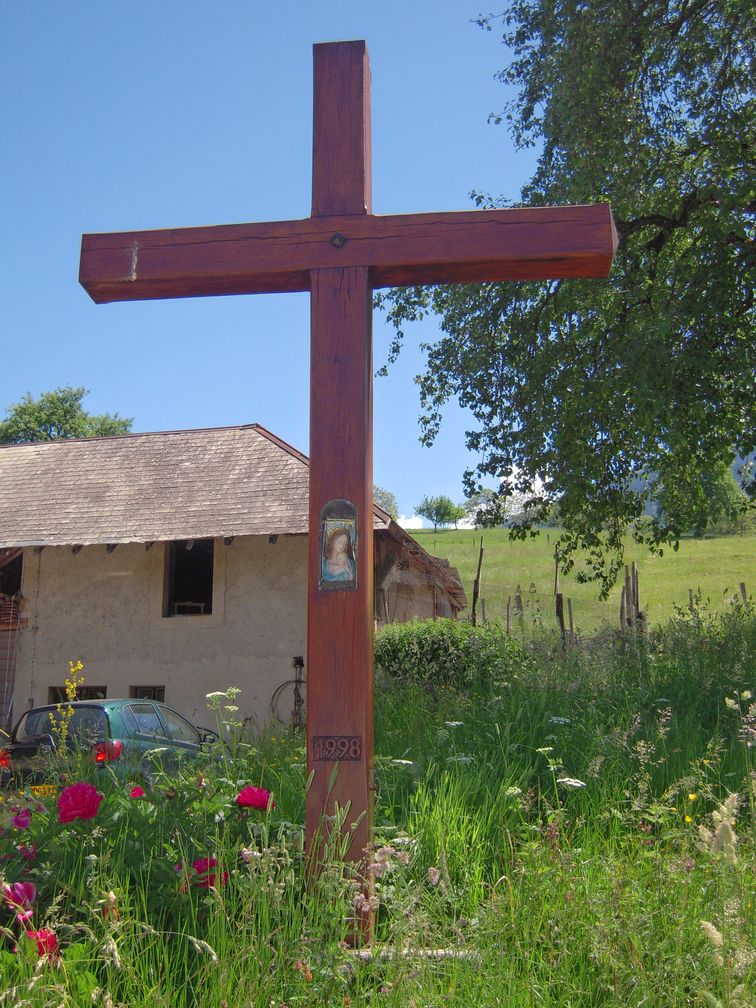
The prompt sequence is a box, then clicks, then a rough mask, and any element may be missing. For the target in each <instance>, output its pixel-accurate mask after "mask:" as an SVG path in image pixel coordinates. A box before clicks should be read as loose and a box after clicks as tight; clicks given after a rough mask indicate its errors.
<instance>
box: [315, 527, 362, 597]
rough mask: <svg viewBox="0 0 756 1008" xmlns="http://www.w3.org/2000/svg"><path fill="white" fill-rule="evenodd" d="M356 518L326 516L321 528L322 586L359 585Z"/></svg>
mask: <svg viewBox="0 0 756 1008" xmlns="http://www.w3.org/2000/svg"><path fill="white" fill-rule="evenodd" d="M356 524H357V523H356V520H355V518H347V517H344V516H342V517H338V518H326V519H325V520H324V521H323V524H322V529H321V563H320V587H321V588H325V589H332V590H333V589H336V590H338V589H339V588H342V589H344V588H345V589H350V588H356V587H357V564H356V562H355V552H356V551H355V545H356V538H357V535H356V533H357V529H356Z"/></svg>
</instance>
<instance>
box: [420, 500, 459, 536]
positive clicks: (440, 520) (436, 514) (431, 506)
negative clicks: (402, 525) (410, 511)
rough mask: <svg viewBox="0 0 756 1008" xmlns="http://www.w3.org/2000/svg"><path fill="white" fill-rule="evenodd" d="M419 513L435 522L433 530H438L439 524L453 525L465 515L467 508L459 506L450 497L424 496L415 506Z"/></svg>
mask: <svg viewBox="0 0 756 1008" xmlns="http://www.w3.org/2000/svg"><path fill="white" fill-rule="evenodd" d="M415 511H416V513H417V514H419V515H420V516H421V517H422V518H427V519H428V521H429V522H433V531H434V532H436V531H437V530H438V526H439V525H451V523H452V522H454V523H455V525H456V523H457V522H458V521H459V519H460V518H462V517H463V515H464V513H465V509H464V508H461V507H459V506H458V505H457V504H455V503H454V501H453V500H452V499H451V498H450V497H445V496H443V495H442V496H440V497H423V499H422V500H421V501H420V503H419V504H418V505H417V507H416V508H415Z"/></svg>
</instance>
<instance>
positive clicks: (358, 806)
mask: <svg viewBox="0 0 756 1008" xmlns="http://www.w3.org/2000/svg"><path fill="white" fill-rule="evenodd" d="M370 203H371V193H370V70H369V66H368V55H367V49H366V46H365V44H364V42H363V43H328V44H325V45H316V46H315V47H314V131H313V192H312V216H313V217H319V216H324V217H334V216H346V215H350V216H352V215H364V214H367V213H369V212H370ZM327 240H328V241H329V242H330V244H331V245H332V246H333V247H334V248H340V247H343V245H344V244H345V243H346V242H347V241H348V239H347V238H346V237H345V236H344V235H343V234H342V233H341V232H339V231H334V233H333V234H332V235H330V236H328V239H327ZM310 312H311V337H310V339H311V342H310V346H311V353H310V521H309V526H310V535H309V563H308V616H307V764H308V769H309V770H310V773H311V774H312V780H311V783H310V788H309V791H308V794H307V843H308V850H310V851H311V852H313V850H314V848H313V841H314V839H315V838H316V836H318V834H319V831H320V832H321V833H322V832H327V830H328V826H327V823H328V819H327V818H326V819H323V816H324V815H325V816H326V817H328V816H332V815H333V814H334V812H335V810H336V806H338V807H340V808H341V809H344V808H347V807H348V812H347V817H346V822H345V825H346V826H347V827H349V826H350V825H351V824H353V823H354V822H355V821H358V825H357V827H356V828H355V829H354V833H353V835H352V837H351V843H350V848H349V853H350V856H351V857H352V858H354V859H355V860H358V859H361V858H362V857H363V856H364V851H365V848H366V847H367V845H368V843H369V842H370V838H371V833H372V811H373V810H372V795H373V792H372V784H373V781H372V775H373V472H372V460H373V418H372V414H373V396H372V380H373V379H372V329H371V321H372V289H371V285H370V277H369V271H368V269H367V267H365V266H353V267H352V266H343V267H342V266H333V267H326V268H318V269H311V270H310ZM340 529H345V530H346V531H347V533H348V534H349V535H350V538H351V543H350V544H349V545H350V546H351V550H350V551H349V552H351V554H352V555H351V557H350V558H349V560H348V561H347V562H350V561H351V562H353V563H354V565H355V576H354V577H353V578H346V579H345V580H344V582H343V583H341V584H340V583H339V582H336V581H334V582H333V583H329V582H327V581H325V580H324V574H325V575H326V576H327V575H328V571H327V570H325V567H326V565H327V564H328V557H327V553H328V549H329V542H330V540H331V538H333V537H336V538H338V537H339V534H340ZM341 538H342V542H344V543H345V544H346V539H345V537H344V535H343V534H342V536H341ZM337 764H338V766H337ZM334 770H335V774H334Z"/></svg>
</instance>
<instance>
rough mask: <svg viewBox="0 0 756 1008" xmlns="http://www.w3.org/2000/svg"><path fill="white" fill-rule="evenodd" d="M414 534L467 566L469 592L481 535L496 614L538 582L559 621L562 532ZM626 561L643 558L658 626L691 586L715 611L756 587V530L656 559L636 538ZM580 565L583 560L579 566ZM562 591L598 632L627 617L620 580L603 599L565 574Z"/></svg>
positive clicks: (652, 620) (685, 543) (694, 542)
mask: <svg viewBox="0 0 756 1008" xmlns="http://www.w3.org/2000/svg"><path fill="white" fill-rule="evenodd" d="M412 535H413V536H415V537H416V538H417V540H418V542H420V543H421V545H422V546H424V547H425V549H427V550H428V551H429V552H430V553H432V554H433V555H434V556H439V557H445V558H447V559H448V560H449V562H450V563H451V564H452V566H454V567H456V568H457V569H458V570H459V573H460V576H461V577H462V581H463V584H464V586H465V590H466V592H467V596H468V602H469V601H471V600H472V585H473V579H474V577H475V570H476V567H477V563H478V551H479V547H480V540H481V537H482V538H483V544H484V558H483V568H482V573H481V597H482V598H483V599H484V600H485V604H486V615H487V617H488V619H489V620H490V619H502V618H503V614H504V613H505V612H506V605H507V597H508V596H509V595H512V596H514V593H515V591H516V589H517V586H518V585H520V587H521V589H522V593H523V595H524V596H528V594H529V592H530V588H531V584H532V585H534V586H535V594H536V595H537V596H538V597H539V599H540V603H541V607H542V608H543V609H544V616H545V622H546V618H547V619H548V622H547V625H549V626H551V625H552V623H553V608H552V598H553V593H554V543H555V541H556V539H557V538H558V536H559V530H558V529H549V530H546V531H544V532H542V533H541V534H540V535H539V536H538V537H537V538H534V539H528V540H526V541H524V542H520V541H518V542H511V541H510V540H509V537H508V533H507V531H506V529H485V530H482V531H474V530H460V531H456V530H454V529H448V530H446V529H444V530H441V529H439V530H438V531H437V532H433V531H432V530H430V529H428V530H426V529H420V530H413V532H412ZM625 560H626V562H627V563H630V562H631V561H633V560H634V561H635V562H636V564H637V565H638V570H639V584H640V589H639V595H640V604H641V608H643V609H646V610H647V613H648V621H649V624H650V625H653V624H657V623H661V622H664V621H666V620H667V619H669V617H670V616H672V614H673V612H674V610H675V608H676V607H679V606H687V605H688V602H689V591H690V590H691V589H692V590H693V592H694V593H695V594H696V595H700V601H701V603H702V604H704V605H705V606H707V607H708V608H710V609H711V610H713V611H722V610H723V609H725V608H726V607H727V606H729V604H730V600H731V599H732V597H733V595H734V594H735V593H737V592H738V585H739V584H740V583H741V582H745V585H746V589H747V591H748V593H749V594H751V595H752V594H754V592H756V534H754V533H753V532H750V533H747V534H745V535H733V536H723V537H721V538H716V539H683V540H682V541H681V542H680V549H679V550H678V551H677V552H674V551H673V550H671V549H669V550H665V551H664V555H663V556H661V557H656V556H652V555H651V554H650V553H648V551H647V550H645V549H644V548H643V547H641V546H638V545H637V544H636V543H633V542H632V541H629V542H628V543H627V544H626V552H625ZM577 566H578V565H577V564H576V567H577ZM559 581H560V591H561V592H562V593H563V594H564V596H565V598H567V597H569V598H571V599H572V601H573V609H574V613H575V621H576V626H577V628H579V629H581V630H585V631H587V630H592V629H594V628H595V627H597V626H600V625H601V624H602V623H610V624H612V625H614V626H616V625H617V624H618V620H619V604H620V594H621V590H622V586H621V583H620V584H617V585H615V587H614V588H613V589H612V592H611V594H610V595H609V598H608V599H607V601H605V602H602V601H600V600H599V598H598V588H597V587H596V585H592V584H580V583H579V582H578V581H577V580H576V578H575V573H574V571H573V572H572V573H570V574H569V575H567V576H565V575H560V579H559Z"/></svg>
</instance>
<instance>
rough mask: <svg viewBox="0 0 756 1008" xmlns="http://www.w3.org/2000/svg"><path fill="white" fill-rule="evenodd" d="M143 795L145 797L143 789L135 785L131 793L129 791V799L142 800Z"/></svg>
mask: <svg viewBox="0 0 756 1008" xmlns="http://www.w3.org/2000/svg"><path fill="white" fill-rule="evenodd" d="M144 795H145V790H144V788H143V787H139V785H138V784H137V785H136V787H133V788H132V789H131V791H129V798H144Z"/></svg>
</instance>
